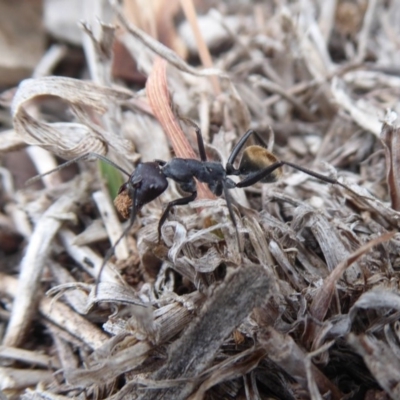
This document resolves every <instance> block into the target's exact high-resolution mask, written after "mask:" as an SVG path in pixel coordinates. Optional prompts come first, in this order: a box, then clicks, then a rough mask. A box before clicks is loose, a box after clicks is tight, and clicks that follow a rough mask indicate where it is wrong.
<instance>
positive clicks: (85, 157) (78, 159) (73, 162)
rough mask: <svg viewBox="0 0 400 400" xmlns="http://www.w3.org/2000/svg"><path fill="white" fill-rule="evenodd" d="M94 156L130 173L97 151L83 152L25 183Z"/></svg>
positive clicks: (128, 174)
mask: <svg viewBox="0 0 400 400" xmlns="http://www.w3.org/2000/svg"><path fill="white" fill-rule="evenodd" d="M96 158H97V159H98V160H101V161H104V162H105V163H107V164H109V165H111V166H113V167H114V168H116V169H117V170H118V171H120V172H122V173H123V174H125V175H127V176H130V175H131V174H130V173H129V172H127V171H125V170H124V169H123V168H121V167H120V166H119V165H117V164H116V163H115V162H113V161H111V160H110V159H109V158H107V157H105V156H102V155H100V154H97V153H85V154H83V155H81V156H78V157H75V158H73V159H72V160H68V161H66V162H65V163H63V164H61V165H60V166H58V167H57V168H54V169H51V170H50V171H47V172H45V173H44V174H40V175H36V176H34V177H33V178H30V179H28V180H27V181H26V182H25V185H30V184H31V183H33V182H36V181H38V180H39V179H41V178H42V177H44V176H46V175H50V174H52V173H53V172H56V171H60V170H62V169H64V168H66V167H68V166H70V165H72V164H75V163H77V162H78V161H82V160H89V161H91V159H96Z"/></svg>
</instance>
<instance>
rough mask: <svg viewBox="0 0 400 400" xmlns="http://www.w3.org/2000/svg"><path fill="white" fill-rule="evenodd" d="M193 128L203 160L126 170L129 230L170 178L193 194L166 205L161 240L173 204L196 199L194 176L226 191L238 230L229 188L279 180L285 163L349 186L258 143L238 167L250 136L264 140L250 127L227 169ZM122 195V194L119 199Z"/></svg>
mask: <svg viewBox="0 0 400 400" xmlns="http://www.w3.org/2000/svg"><path fill="white" fill-rule="evenodd" d="M193 125H194V124H193ZM194 128H195V131H196V136H197V144H198V149H199V155H200V160H196V159H191V158H177V157H176V158H173V159H172V160H170V161H162V160H155V161H152V162H144V163H139V164H138V166H137V167H136V169H135V171H134V172H133V173H132V174H131V175H129V174H127V173H126V172H125V171H124V173H125V174H126V175H128V176H129V179H128V181H127V182H125V183H124V184H123V185H122V186H121V188H120V189H119V193H118V197H117V198H116V201H115V205H116V207H117V209H118V211H119V212H120V213H121V214H122V215H123V216H125V217H126V218H128V216H129V215H130V223H129V226H128V228H127V229H126V231H128V230H129V229H130V228H131V226H132V225H133V223H134V221H135V218H136V214H137V212H138V210H139V209H140V208H141V207H142V206H143V205H145V204H147V203H150V202H151V201H153V200H154V199H156V198H157V197H159V196H160V195H161V194H162V193H163V192H164V191H165V190H166V189H167V187H168V179H167V178H170V179H172V180H174V181H175V182H176V183H177V184H178V185H179V187H180V189H182V191H184V192H187V193H190V195H189V196H186V197H182V198H179V199H176V200H173V201H171V202H170V203H168V204H167V206H166V208H165V210H164V212H163V213H162V215H161V218H160V220H159V223H158V238H159V239H160V237H161V227H162V226H163V224H164V222H165V221H166V219H167V217H168V214H169V212H170V211H171V209H172V208H173V207H174V206H181V205H185V204H188V203H190V202H192V201H193V200H195V199H196V197H197V189H196V182H195V179H197V180H198V181H200V182H203V183H205V184H207V185H208V187H209V189H210V190H211V192H212V193H214V194H215V195H216V196H221V195H222V194H224V196H225V200H226V204H227V207H228V211H229V215H230V218H231V220H232V223H233V225H234V226H235V229H236V232H237V224H236V218H235V215H234V213H233V210H232V203H231V198H230V195H229V193H228V190H229V189H234V188H245V187H248V186H251V185H254V184H255V183H257V182H262V183H270V182H276V181H277V180H278V179H279V177H280V176H281V175H282V166H283V165H288V166H290V167H292V168H295V169H297V170H299V171H302V172H304V173H306V174H308V175H311V176H313V177H315V178H318V179H320V180H322V181H325V182H328V183H332V184H338V185H340V186H343V187H345V188H346V186H345V185H343V184H341V183H340V182H338V181H337V180H336V179H333V178H329V177H327V176H325V175H321V174H318V173H316V172H314V171H310V170H308V169H306V168H303V167H300V166H298V165H296V164H292V163H290V162H287V161H282V160H279V159H278V158H277V157H276V156H275V155H273V154H272V153H271V152H270V151H268V150H267V149H266V148H265V147H262V146H258V145H252V146H248V147H247V148H246V149H245V150H244V152H243V155H242V158H241V160H240V163H239V167H238V168H235V167H234V165H233V164H234V163H235V161H236V158H237V156H238V154H239V152H240V151H241V149H242V148H243V146H244V145H245V143H246V141H247V140H248V139H249V137H250V136H251V135H255V136H256V137H257V138H258V140H260V141H261V142H262V139H261V138H260V136H259V135H258V134H257V132H255V131H254V130H251V129H250V130H248V131H247V132H246V133H245V135H244V136H243V137H242V138H241V139H240V140H239V142H238V143H237V144H236V145H235V147H234V148H233V150H232V153H231V155H230V156H229V158H228V161H227V163H226V166H225V168H224V166H223V165H222V164H221V163H219V162H214V161H207V156H206V151H205V147H204V142H203V138H202V136H201V131H200V128H199V127H197V126H196V125H194ZM119 169H120V168H119ZM120 170H121V169H120ZM229 175H240V176H242V177H243V179H242V180H241V181H239V182H234V181H233V180H232V179H230V178H229ZM119 196H121V197H120V198H119Z"/></svg>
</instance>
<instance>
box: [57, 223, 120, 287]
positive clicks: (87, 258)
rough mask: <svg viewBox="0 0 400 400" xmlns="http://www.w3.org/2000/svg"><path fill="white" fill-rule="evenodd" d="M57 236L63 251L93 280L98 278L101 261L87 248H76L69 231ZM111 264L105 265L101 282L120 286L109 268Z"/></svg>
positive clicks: (116, 276)
mask: <svg viewBox="0 0 400 400" xmlns="http://www.w3.org/2000/svg"><path fill="white" fill-rule="evenodd" d="M59 236H60V238H61V240H62V243H63V245H64V246H65V250H66V251H67V252H68V254H69V255H70V256H71V257H72V258H73V259H74V260H75V261H76V262H77V263H78V264H79V265H80V266H81V267H82V268H83V269H84V270H85V271H86V272H87V273H88V274H90V275H91V276H92V277H93V278H97V277H98V276H99V272H100V268H101V266H102V264H103V259H102V258H101V257H99V256H98V255H97V254H96V253H95V252H94V251H93V250H91V249H90V248H89V247H87V246H77V245H76V244H75V239H76V235H75V234H74V233H73V232H71V231H70V230H67V229H63V230H61V231H60V233H59ZM110 265H112V264H111V263H109V262H108V263H107V264H106V265H105V267H104V270H103V271H102V274H101V276H102V280H103V279H104V280H105V281H107V282H110V283H115V284H118V283H119V284H120V283H121V281H122V280H121V278H120V277H119V276H118V274H117V272H116V271H115V268H111V267H110Z"/></svg>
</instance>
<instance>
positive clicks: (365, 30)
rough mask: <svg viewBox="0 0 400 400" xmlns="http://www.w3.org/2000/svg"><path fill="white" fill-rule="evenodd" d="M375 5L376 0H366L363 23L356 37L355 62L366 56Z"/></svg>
mask: <svg viewBox="0 0 400 400" xmlns="http://www.w3.org/2000/svg"><path fill="white" fill-rule="evenodd" d="M376 5H377V0H368V8H367V11H366V13H365V15H364V21H363V25H362V28H361V31H360V33H359V36H358V37H359V39H358V49H357V56H356V62H361V61H363V60H364V58H365V56H366V53H367V47H368V38H369V35H370V32H371V26H372V23H373V18H374V14H375V9H376Z"/></svg>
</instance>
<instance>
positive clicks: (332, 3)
mask: <svg viewBox="0 0 400 400" xmlns="http://www.w3.org/2000/svg"><path fill="white" fill-rule="evenodd" d="M337 2H338V0H321V1H320V2H319V3H320V7H321V13H320V16H319V21H318V25H319V29H320V31H321V34H322V36H323V38H324V39H325V43H326V44H328V42H329V38H330V36H331V32H332V29H333V27H334V23H335V11H336V6H337Z"/></svg>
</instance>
